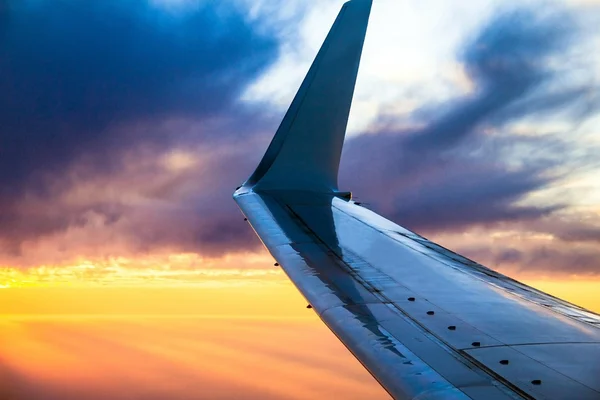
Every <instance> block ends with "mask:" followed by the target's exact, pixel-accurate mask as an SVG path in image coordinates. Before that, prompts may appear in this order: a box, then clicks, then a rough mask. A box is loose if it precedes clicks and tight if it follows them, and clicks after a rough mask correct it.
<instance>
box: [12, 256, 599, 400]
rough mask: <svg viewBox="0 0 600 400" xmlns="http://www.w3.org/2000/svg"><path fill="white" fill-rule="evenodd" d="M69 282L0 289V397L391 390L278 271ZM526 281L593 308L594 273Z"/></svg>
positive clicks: (347, 395) (279, 395)
mask: <svg viewBox="0 0 600 400" xmlns="http://www.w3.org/2000/svg"><path fill="white" fill-rule="evenodd" d="M264 261H267V260H266V259H265V260H264ZM265 271H270V272H268V273H266V274H265ZM71 279H72V280H71V281H70V282H69V281H67V280H63V281H60V280H57V281H56V282H54V283H51V282H48V281H45V282H43V283H39V282H37V283H36V284H33V282H32V281H31V279H30V281H29V282H28V284H27V285H24V284H23V285H20V286H19V285H16V284H15V282H13V287H10V288H5V289H0V388H1V389H0V398H1V399H3V400H4V399H8V400H37V399H43V400H48V399H50V400H54V399H56V400H59V399H60V400H65V399H67V400H70V399H81V398H85V399H92V400H96V399H97V400H101V399H108V398H110V399H117V400H120V399H171V398H177V399H184V400H187V399H189V400H192V399H193V400H196V399H230V398H237V399H271V398H272V399H313V398H344V399H357V400H358V399H366V398H369V399H388V398H389V396H388V395H387V394H386V393H385V391H384V390H383V389H382V388H381V387H380V386H379V385H378V384H377V382H376V381H375V380H374V379H373V378H372V377H371V376H370V375H369V374H368V373H367V372H366V370H364V368H363V367H362V366H361V365H360V364H359V362H358V361H356V360H355V359H354V358H353V357H352V355H351V354H350V353H349V352H348V351H347V350H346V349H345V348H344V346H343V345H342V344H341V343H340V342H339V341H338V340H337V338H336V337H335V336H334V335H333V334H332V333H331V332H330V331H329V330H328V329H327V328H326V327H325V325H324V324H323V323H322V322H321V321H320V320H319V319H318V317H317V316H316V315H315V313H314V312H313V311H312V310H309V309H306V302H305V300H304V299H303V298H302V296H301V295H300V294H299V293H298V291H297V290H296V289H295V287H294V286H293V285H292V284H291V282H289V281H288V280H287V278H286V277H285V276H284V275H283V273H281V272H279V270H276V269H266V270H258V269H256V270H252V269H248V270H237V271H236V270H234V271H230V272H228V273H225V274H219V273H216V271H215V273H213V274H210V273H209V272H207V271H205V272H204V273H201V274H198V275H197V276H196V278H194V279H191V280H189V281H183V282H174V281H172V280H171V281H166V280H165V279H162V278H155V279H152V280H148V279H145V280H140V281H138V282H137V283H133V281H132V280H131V279H126V280H124V281H121V282H120V283H113V284H112V285H108V286H107V285H106V283H102V282H100V283H99V282H98V281H93V280H90V281H86V280H85V278H79V279H77V278H71ZM526 283H529V284H531V285H534V286H535V287H538V288H540V289H542V290H546V291H548V292H550V293H551V294H554V295H558V296H561V297H563V298H565V299H567V300H571V301H573V302H575V303H577V304H580V305H583V306H586V307H588V308H589V309H591V310H594V311H600V295H599V294H598V292H597V287H598V285H599V284H600V282H598V281H593V280H581V281H577V280H570V281H569V280H562V281H561V280H539V281H535V280H530V281H526Z"/></svg>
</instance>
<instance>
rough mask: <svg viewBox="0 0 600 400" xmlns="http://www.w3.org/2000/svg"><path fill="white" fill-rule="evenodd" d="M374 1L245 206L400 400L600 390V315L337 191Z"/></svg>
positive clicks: (323, 68) (310, 89)
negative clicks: (449, 247)
mask: <svg viewBox="0 0 600 400" xmlns="http://www.w3.org/2000/svg"><path fill="white" fill-rule="evenodd" d="M370 6H371V2H370V0H352V1H350V2H348V3H346V5H345V6H344V8H343V9H342V11H341V12H340V15H339V16H338V18H337V20H336V22H335V24H334V26H333V28H332V30H331V32H330V33H329V35H328V37H327V39H326V41H325V43H324V44H323V47H322V48H321V50H320V51H319V54H318V55H317V58H316V60H315V62H314V63H313V66H312V67H311V70H310V71H309V74H308V75H307V77H306V79H305V81H304V83H303V84H302V87H301V88H300V90H299V92H298V94H297V95H296V98H295V99H294V102H293V104H292V106H291V107H290V110H289V111H288V113H287V114H286V116H285V118H284V120H283V122H282V124H281V126H280V128H279V130H278V131H277V133H276V135H275V137H274V139H273V142H272V143H271V145H270V146H269V149H268V150H267V153H266V154H265V157H264V158H263V160H262V161H261V163H260V165H259V166H258V168H257V170H256V171H255V172H254V174H253V175H252V176H251V177H250V179H249V180H248V181H247V182H246V183H245V184H244V186H243V187H241V188H240V189H238V190H237V191H236V192H235V194H234V198H235V200H236V202H237V203H238V205H239V206H240V208H241V210H242V211H243V213H244V214H245V216H246V217H247V218H248V221H249V223H250V224H251V225H252V227H253V229H254V230H255V231H256V233H257V235H258V236H259V237H260V238H261V240H262V241H263V243H264V244H265V246H266V247H267V249H268V250H269V251H270V252H271V254H272V255H273V256H274V257H275V259H276V260H277V262H278V263H279V264H280V265H281V266H282V268H283V269H284V270H285V272H286V273H287V274H288V276H289V277H290V279H291V280H292V281H293V282H294V284H295V285H296V286H297V287H298V289H299V290H300V291H301V292H302V294H303V295H304V296H305V297H306V299H307V300H308V302H309V303H310V304H311V305H312V306H313V309H314V310H315V311H316V312H317V313H318V314H319V316H320V317H321V319H322V320H323V321H324V322H325V323H326V324H327V326H328V327H329V328H330V329H331V330H332V331H333V332H334V333H335V334H336V335H337V336H338V338H339V339H340V340H341V341H342V342H343V343H344V344H345V345H346V346H347V347H348V349H349V350H350V351H351V352H352V353H353V354H354V355H355V356H356V357H357V358H358V359H359V360H360V361H361V362H362V363H363V365H364V366H365V367H366V368H367V369H368V370H369V371H370V372H371V374H373V376H375V378H376V379H377V380H378V381H379V382H380V383H381V384H382V385H383V386H384V387H385V388H386V390H388V392H389V393H390V394H391V395H392V396H394V397H395V398H398V399H420V400H430V399H468V398H471V399H515V398H525V399H532V398H543V399H600V317H598V316H597V315H596V314H593V313H591V312H589V311H586V310H584V309H582V308H580V307H577V306H574V305H572V304H569V303H567V302H564V301H562V300H560V299H557V298H554V297H552V296H549V295H547V294H545V293H542V292H540V291H537V290H535V289H533V288H530V287H528V286H526V285H523V284H521V283H519V282H517V281H514V280H512V279H510V278H508V277H505V276H503V275H501V274H499V273H497V272H494V271H492V270H490V269H488V268H485V267H483V266H481V265H479V264H477V263H475V262H473V261H470V260H468V259H466V258H464V257H462V256H460V255H458V254H455V253H452V252H451V251H449V250H447V249H444V248H443V247H441V246H439V245H436V244H435V243H432V242H430V241H428V240H427V239H425V238H423V237H422V236H419V235H417V234H415V233H413V232H411V231H409V230H406V229H404V228H402V227H400V226H398V225H396V224H395V223H393V222H391V221H388V220H386V219H384V218H383V217H381V216H379V215H377V214H375V213H373V212H371V211H369V210H367V209H365V208H363V207H361V206H359V205H357V204H356V203H355V202H353V201H352V200H351V199H350V198H349V196H348V195H347V194H345V193H340V192H338V188H337V168H338V165H339V157H340V153H341V146H342V141H343V136H344V131H345V126H346V122H347V118H348V113H349V109H350V102H351V99H352V92H353V89H354V83H355V79H356V74H357V71H358V63H359V60H360V53H361V50H362V43H363V40H364V35H365V31H366V25H367V20H368V16H369V11H370Z"/></svg>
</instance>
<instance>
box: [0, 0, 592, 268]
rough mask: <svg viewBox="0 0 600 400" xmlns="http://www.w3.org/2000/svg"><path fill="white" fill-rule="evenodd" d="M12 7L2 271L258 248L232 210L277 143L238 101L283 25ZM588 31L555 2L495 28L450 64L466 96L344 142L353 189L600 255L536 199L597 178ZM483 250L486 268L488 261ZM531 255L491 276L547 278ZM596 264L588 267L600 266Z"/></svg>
mask: <svg viewBox="0 0 600 400" xmlns="http://www.w3.org/2000/svg"><path fill="white" fill-rule="evenodd" d="M10 4H11V8H10V15H9V16H8V18H7V19H6V20H8V21H10V23H9V24H8V25H7V26H8V28H7V29H5V36H4V37H3V39H0V40H2V42H0V43H1V46H0V52H2V54H3V55H9V54H10V55H11V57H0V68H2V69H3V70H8V71H10V73H11V78H10V79H9V78H7V75H4V74H3V75H0V86H1V87H2V88H9V89H10V91H7V90H3V91H2V93H0V103H1V104H3V105H7V106H8V108H6V107H3V110H4V111H0V121H1V122H4V124H2V125H0V126H2V127H3V128H2V129H1V130H0V144H2V146H0V148H1V149H9V150H10V153H9V154H8V156H7V157H6V158H2V161H0V168H1V170H2V171H5V172H4V174H3V175H0V206H1V207H0V210H1V211H0V225H1V226H2V228H0V245H2V246H4V247H3V253H4V260H0V263H2V262H4V263H7V262H10V263H11V265H36V263H38V264H39V262H40V261H39V260H46V261H45V262H48V263H51V264H52V265H58V264H60V263H61V260H70V259H71V258H73V256H74V255H77V256H79V255H82V254H83V255H87V256H89V257H90V258H94V257H96V258H99V259H104V260H107V259H110V258H111V257H114V256H115V255H126V256H134V255H135V254H168V253H169V252H175V253H178V252H183V253H198V254H201V255H203V256H210V257H219V256H221V255H223V254H226V253H230V252H244V251H255V250H256V249H258V248H259V246H260V242H259V241H258V240H257V239H256V238H255V236H254V235H253V233H252V232H251V230H249V229H247V226H246V225H245V224H244V223H243V221H242V220H241V215H240V214H239V212H238V211H237V210H236V207H235V204H234V203H233V201H231V197H230V196H231V193H232V191H233V189H234V188H235V187H236V186H238V185H239V184H240V183H241V182H242V181H243V180H244V179H245V178H246V177H247V176H248V175H249V173H250V172H251V171H252V170H253V168H254V166H255V165H256V164H257V162H258V160H259V159H260V157H261V155H262V153H263V152H264V150H265V149H266V146H267V144H268V140H269V139H270V137H271V136H272V134H273V132H274V131H275V129H276V125H277V120H276V118H275V116H274V114H275V113H276V112H273V111H272V110H271V109H270V108H268V107H267V106H266V105H264V104H261V103H254V104H241V103H240V102H239V101H238V98H239V97H240V95H241V94H242V92H243V91H244V89H245V88H247V87H248V86H249V85H251V84H252V83H254V82H256V80H257V79H258V78H259V77H260V76H261V73H263V72H264V71H267V70H268V67H269V65H271V63H272V62H273V61H274V60H275V58H276V57H277V55H278V40H279V39H278V38H279V37H280V36H279V35H278V33H277V32H278V31H277V30H278V29H280V28H281V27H280V26H279V24H278V22H277V20H276V19H275V21H272V20H271V19H268V18H262V17H261V15H262V14H260V12H259V13H258V14H256V15H254V17H252V18H247V17H244V16H243V15H242V11H240V9H239V8H236V7H232V4H233V3H231V4H230V3H227V2H226V3H223V4H222V5H215V4H213V3H211V4H210V5H204V6H197V5H196V6H194V5H192V6H190V7H185V8H184V9H183V11H182V9H178V10H177V12H165V10H164V8H155V7H153V6H150V5H148V3H146V2H142V1H141V0H140V1H137V2H129V3H122V2H116V1H109V2H103V3H101V4H100V3H98V4H95V3H94V4H91V3H77V4H75V3H63V4H61V5H60V6H56V4H53V6H49V4H50V3H49V2H45V1H42V2H19V3H16V2H14V4H13V3H12V2H11V3H10ZM15 4H16V5H15ZM220 4H221V3H220ZM270 12H272V10H271V11H269V10H267V14H264V15H265V16H269V13H270ZM285 18H288V19H286V21H288V22H289V16H285ZM267 20H268V21H269V22H268V23H266V22H265V21H267ZM18 21H21V23H17V22H18ZM23 21H26V22H27V23H25V22H23ZM66 22H69V23H66ZM287 25H288V26H286V28H285V33H284V35H285V36H289V35H291V33H290V28H289V24H287ZM59 26H63V27H64V28H62V29H59V28H58V27H59ZM42 32H48V34H46V35H42V34H41V33H42ZM584 34H586V33H585V32H582V31H580V29H579V27H578V24H577V20H576V18H575V16H574V14H573V13H571V12H569V11H566V10H564V9H560V8H556V7H547V8H546V9H544V10H542V11H540V10H538V9H536V10H535V11H533V10H532V9H528V8H519V9H517V10H515V11H508V12H498V13H496V14H494V15H493V16H492V19H491V20H489V21H486V22H485V23H484V24H482V25H481V27H480V29H479V31H477V32H475V34H474V35H473V36H472V37H470V38H469V40H467V41H465V43H464V45H463V46H462V47H461V48H460V49H459V51H458V54H457V57H458V60H459V62H460V63H461V65H462V69H463V70H464V71H465V74H466V75H465V79H466V80H468V81H469V85H467V86H469V88H470V90H469V93H466V94H456V95H455V96H454V97H453V98H450V99H448V100H446V101H444V102H443V103H435V104H428V105H426V106H422V107H420V108H418V109H417V110H416V111H414V112H413V113H411V114H410V115H408V116H406V117H401V116H398V115H384V114H382V115H380V116H379V118H377V121H376V123H375V124H374V125H373V126H372V127H371V128H370V129H369V130H368V132H366V133H365V134H363V135H359V136H357V137H352V138H350V139H349V140H348V142H347V144H346V149H345V154H344V157H343V160H342V169H341V172H342V176H341V183H342V188H343V189H351V190H353V192H354V193H355V194H356V195H358V196H359V197H360V199H361V200H362V201H365V202H366V203H368V204H370V207H372V208H374V209H375V210H376V211H378V212H381V213H382V214H383V215H386V216H387V217H390V218H391V219H393V220H395V221H397V222H398V223H400V224H402V225H405V226H407V227H409V228H411V229H414V230H416V231H418V232H420V233H425V234H427V235H437V236H440V235H443V234H445V233H447V232H449V233H456V232H464V231H467V230H469V229H473V228H474V227H479V228H482V229H486V230H487V231H486V232H488V233H490V232H493V231H494V230H497V229H508V228H507V227H511V228H514V227H518V229H520V230H521V231H523V232H526V231H535V232H538V233H540V232H542V233H544V234H549V235H553V236H555V237H556V238H557V240H559V241H564V242H566V241H579V240H582V238H583V236H585V240H586V241H593V237H595V236H594V235H595V233H596V229H597V226H600V225H596V224H595V223H594V222H593V220H590V221H591V222H590V221H588V222H587V225H585V226H584V225H583V224H582V223H580V222H578V220H577V219H576V218H571V219H568V221H566V220H565V221H566V222H565V221H563V222H561V224H559V223H558V222H557V221H559V219H560V218H559V216H560V215H561V213H564V212H566V211H568V209H569V205H568V202H565V201H562V200H563V199H562V198H548V197H546V198H544V196H539V195H538V194H539V193H540V192H542V191H544V190H548V188H552V187H554V186H556V185H557V184H558V183H560V182H563V181H564V180H565V177H568V176H570V174H571V173H572V172H573V171H576V170H578V169H579V168H582V167H587V166H589V165H590V164H591V163H593V157H594V154H595V149H594V148H593V146H591V145H590V146H581V145H580V143H577V141H576V140H574V138H575V137H577V135H578V134H579V133H578V131H577V129H578V127H579V126H580V122H581V121H584V120H586V118H588V117H590V116H593V115H594V113H595V112H596V110H597V104H596V103H595V102H594V101H590V99H592V100H593V99H595V98H597V93H598V91H597V88H595V87H594V86H593V85H586V80H585V79H583V78H581V76H580V75H581V74H580V73H579V72H580V70H579V69H578V68H579V64H577V63H576V62H575V61H576V59H575V58H573V57H569V56H568V55H569V54H570V53H569V52H570V50H571V49H572V48H573V47H574V44H575V43H577V42H578V41H579V40H581V39H582V37H583V35H584ZM0 37H1V36H0ZM40 37H41V38H40ZM288 39H289V37H288ZM397 51H399V52H401V51H402V49H397ZM557 59H559V60H560V62H557ZM576 64H577V65H576ZM576 78H577V79H576ZM17 89H19V90H17ZM7 93H10V94H11V95H9V94H7ZM583 94H585V96H584V95H583ZM11 107H12V108H11ZM392 108H393V107H392ZM11 109H12V110H16V111H17V112H16V113H10V112H8V111H7V110H11ZM556 115H560V116H561V118H562V119H561V120H560V123H559V124H556V125H552V126H551V129H549V128H548V126H547V125H548V124H549V123H550V122H552V121H555V120H554V119H552V118H554V117H555V116H556ZM26 116H27V117H28V118H25V117H26ZM549 121H550V122H549ZM565 121H566V122H567V124H566V125H565ZM524 122H526V124H525V125H523V124H524ZM523 126H526V128H527V129H524V128H523ZM540 126H543V129H539V127H540ZM6 127H8V128H10V129H8V128H6ZM407 127H409V128H407ZM540 131H543V132H540ZM542 133H543V134H542ZM596 154H597V153H596ZM590 235H591V237H592V238H591V239H590V238H589V237H590ZM486 246H487V244H486ZM486 246H483V245H480V246H479V247H480V248H487V249H488V250H489V251H490V252H488V253H485V252H483V251H480V252H478V253H474V254H476V255H477V254H484V255H485V254H492V253H491V247H489V246H487V247H486ZM540 246H541V245H540ZM540 246H537V247H538V248H539V247H540ZM534 247H535V246H533V245H531V246H528V247H527V248H524V247H519V246H518V245H513V244H510V245H509V244H507V245H506V246H504V247H503V249H504V248H505V250H506V251H505V252H504V253H502V254H500V253H497V252H494V253H493V254H494V257H491V256H485V257H484V258H483V260H481V261H485V260H489V261H490V262H492V263H495V264H497V265H504V264H506V265H508V264H510V263H514V262H517V261H516V260H519V262H520V263H522V265H529V266H533V264H534V263H538V264H536V265H539V266H541V267H540V268H543V264H544V262H542V261H543V260H542V258H540V257H539V256H536V257H534V250H532V249H533V248H534ZM542 247H543V246H542ZM467 250H468V249H467ZM582 251H583V250H582ZM588 251H589V249H587V248H586V249H585V252H588ZM469 254H471V253H469V252H467V255H469ZM476 259H477V258H476ZM557 259H558V258H557ZM589 259H591V260H592V261H590V262H587V263H585V267H582V268H584V269H585V268H588V270H594V268H595V269H596V270H597V266H596V267H594V266H593V257H592V258H589ZM477 260H478V259H477ZM478 261H480V260H478ZM564 261H565V263H566V264H565V269H568V264H569V263H568V261H567V260H566V259H564ZM511 265H512V264H511ZM582 265H583V264H582ZM492 266H493V265H492ZM532 268H533V267H532ZM536 268H537V267H536ZM557 270H558V269H557Z"/></svg>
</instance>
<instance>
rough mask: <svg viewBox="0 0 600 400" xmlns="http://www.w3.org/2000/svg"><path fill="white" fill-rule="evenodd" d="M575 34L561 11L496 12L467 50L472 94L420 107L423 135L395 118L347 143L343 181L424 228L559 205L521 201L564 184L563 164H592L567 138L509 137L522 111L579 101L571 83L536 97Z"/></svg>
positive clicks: (532, 214)
mask: <svg viewBox="0 0 600 400" xmlns="http://www.w3.org/2000/svg"><path fill="white" fill-rule="evenodd" d="M575 37H577V31H576V27H575V26H574V25H572V22H571V21H570V18H569V15H568V14H564V13H559V12H558V11H557V10H554V11H553V12H549V13H548V15H546V14H545V13H539V12H536V13H534V12H533V11H531V10H527V9H519V10H517V11H513V12H508V13H506V14H497V15H495V16H494V18H493V19H492V20H491V21H489V23H488V24H487V25H485V26H484V27H483V29H482V31H481V32H479V33H478V34H477V35H476V36H475V37H474V39H472V40H471V41H470V42H468V43H467V44H466V46H465V47H464V48H463V49H462V51H461V53H462V61H463V63H464V66H465V70H466V71H467V72H468V76H469V78H470V79H471V80H472V82H473V84H474V93H473V94H471V95H468V96H465V97H458V98H453V99H450V100H449V101H447V102H446V103H444V104H438V105H436V106H435V107H432V106H429V107H426V108H423V109H421V110H418V111H417V112H416V113H415V115H414V116H413V118H414V119H415V121H413V124H414V123H416V124H417V125H419V126H420V127H419V128H417V129H414V128H413V129H402V128H396V127H395V126H394V125H395V124H396V123H397V122H398V121H394V120H393V119H392V120H391V121H388V122H387V126H384V127H383V128H382V127H376V128H375V129H374V130H375V132H372V133H371V134H368V135H363V136H361V137H358V138H356V139H354V140H352V141H349V143H348V146H347V149H346V154H345V162H346V169H345V173H346V174H345V176H344V177H350V176H352V177H358V179H354V182H353V183H358V184H357V185H354V186H355V187H357V189H358V190H356V192H357V193H358V194H359V195H360V196H362V197H364V198H365V200H367V201H371V200H372V201H373V202H374V204H375V206H376V207H379V208H381V209H383V210H384V211H385V212H386V213H388V215H391V216H393V217H394V218H395V219H396V220H398V221H400V222H401V223H406V224H407V225H409V226H411V227H413V228H415V229H417V230H419V229H438V230H439V229H445V228H454V229H456V228H460V227H461V226H468V225H471V224H477V223H483V224H487V223H496V222H502V221H509V220H522V219H532V218H533V219H535V218H539V217H541V216H544V215H546V214H548V213H550V212H552V211H554V210H556V209H558V208H560V207H561V205H560V204H550V205H543V206H539V205H538V206H531V205H530V206H524V205H520V204H518V203H519V201H520V200H523V199H524V198H525V197H526V196H527V195H528V194H530V193H532V192H535V191H537V190H540V189H542V188H545V187H547V186H548V185H550V184H551V183H553V182H555V181H556V180H557V179H558V178H561V177H562V176H563V175H562V174H561V173H560V168H561V167H567V166H571V167H572V166H573V165H578V163H581V162H586V161H589V158H585V159H584V158H582V157H581V153H578V154H575V153H574V152H573V146H571V145H570V144H569V143H567V142H566V141H564V140H561V137H560V135H554V136H549V137H542V136H535V135H516V134H511V129H510V123H511V122H514V121H515V120H518V118H519V117H521V116H522V114H523V113H522V110H523V109H524V108H526V109H527V110H528V112H529V113H533V112H535V111H536V109H537V110H541V109H548V108H551V109H554V110H555V109H564V108H565V107H572V108H575V109H577V108H578V107H579V106H580V105H581V104H580V99H579V97H578V96H576V95H574V93H575V92H574V91H573V88H571V87H569V86H567V87H563V88H561V89H562V90H561V91H560V93H555V95H554V97H553V100H554V101H553V102H546V103H544V104H541V103H540V102H539V99H538V97H537V96H539V93H543V92H544V88H547V87H549V86H550V84H551V83H553V82H554V81H555V79H556V78H557V72H556V71H553V70H552V68H551V63H550V60H551V58H552V57H554V56H556V55H557V53H560V52H564V51H566V50H567V49H568V45H570V44H571V43H572V40H573V38H575ZM516 104H518V105H519V107H518V108H511V107H512V106H514V105H516ZM400 122H401V121H400ZM561 134H563V132H561ZM589 155H591V153H590V154H588V156H589ZM345 182H348V179H347V178H346V180H345ZM353 183H352V184H353ZM352 184H351V183H346V185H348V186H350V185H352ZM381 194H383V195H384V196H383V198H384V200H382V201H379V200H378V198H381V197H382V196H381Z"/></svg>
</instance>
